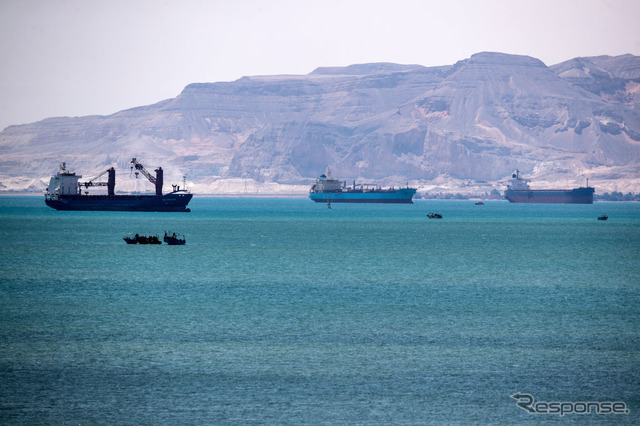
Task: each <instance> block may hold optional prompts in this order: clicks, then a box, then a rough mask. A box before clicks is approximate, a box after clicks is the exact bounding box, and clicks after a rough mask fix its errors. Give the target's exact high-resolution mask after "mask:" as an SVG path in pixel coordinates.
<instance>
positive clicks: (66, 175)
mask: <svg viewBox="0 0 640 426" xmlns="http://www.w3.org/2000/svg"><path fill="white" fill-rule="evenodd" d="M130 164H131V170H132V171H133V170H135V173H136V177H137V176H138V174H139V173H142V175H144V176H145V177H146V178H147V179H148V180H149V182H151V183H152V184H153V185H154V186H155V195H153V194H116V193H115V187H116V171H115V169H114V168H113V167H111V168H110V169H108V170H105V171H104V172H102V173H100V174H99V175H98V176H96V177H95V178H93V179H91V180H89V181H86V182H80V179H81V178H82V176H81V175H77V174H75V172H70V171H69V170H67V166H66V163H62V164H61V165H60V170H59V171H58V173H57V174H56V175H54V176H52V177H51V180H50V181H49V187H48V188H47V192H46V193H45V195H44V201H45V203H46V204H47V206H49V207H51V208H54V209H56V210H94V211H145V212H189V211H190V210H189V209H188V208H187V204H189V201H191V198H192V197H193V194H191V193H189V192H188V191H187V190H186V188H184V184H183V188H180V186H178V185H173V191H171V192H169V193H167V194H163V193H162V186H163V183H164V178H163V170H162V167H158V168H157V169H155V176H153V175H151V173H149V172H148V171H147V170H146V169H145V168H144V166H143V165H142V164H140V163H139V162H138V161H137V159H136V158H133V159H132V160H131V162H130ZM104 175H107V181H106V182H104V181H99V179H100V178H102V177H103V176H104ZM100 186H106V187H107V194H106V195H104V194H103V195H90V194H89V193H88V189H89V188H91V187H100ZM83 187H84V188H85V189H86V190H87V191H86V192H85V194H83V193H82V189H83Z"/></svg>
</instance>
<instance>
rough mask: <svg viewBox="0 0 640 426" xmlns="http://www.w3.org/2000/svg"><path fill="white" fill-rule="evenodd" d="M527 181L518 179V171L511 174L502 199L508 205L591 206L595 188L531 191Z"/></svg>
mask: <svg viewBox="0 0 640 426" xmlns="http://www.w3.org/2000/svg"><path fill="white" fill-rule="evenodd" d="M529 182H530V180H529V179H523V178H522V177H520V171H519V170H516V171H515V172H513V175H512V176H511V179H510V180H509V184H508V185H507V190H506V191H504V198H506V199H507V200H508V201H509V202H510V203H547V204H551V203H555V204H593V193H594V192H595V188H593V187H590V186H589V180H588V179H587V186H586V187H580V188H573V189H531V188H530V187H529Z"/></svg>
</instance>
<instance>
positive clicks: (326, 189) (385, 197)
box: [309, 174, 416, 204]
mask: <svg viewBox="0 0 640 426" xmlns="http://www.w3.org/2000/svg"><path fill="white" fill-rule="evenodd" d="M415 193H416V189H415V188H409V187H407V188H380V187H379V186H376V185H372V184H359V185H356V183H355V182H354V183H353V186H352V187H347V186H346V182H343V181H341V180H339V179H333V178H332V177H331V175H330V174H329V176H327V175H322V176H320V178H319V179H316V182H315V183H314V184H313V185H312V186H311V189H310V190H309V198H310V199H312V200H313V201H315V202H316V203H404V204H406V203H413V195H414V194H415Z"/></svg>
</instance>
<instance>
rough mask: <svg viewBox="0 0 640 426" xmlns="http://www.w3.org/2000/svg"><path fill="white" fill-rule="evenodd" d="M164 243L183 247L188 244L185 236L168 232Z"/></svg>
mask: <svg viewBox="0 0 640 426" xmlns="http://www.w3.org/2000/svg"><path fill="white" fill-rule="evenodd" d="M164 242H165V243H167V244H169V245H170V246H183V245H185V244H186V243H187V241H186V240H185V239H184V236H182V235H179V234H176V233H175V232H167V231H164Z"/></svg>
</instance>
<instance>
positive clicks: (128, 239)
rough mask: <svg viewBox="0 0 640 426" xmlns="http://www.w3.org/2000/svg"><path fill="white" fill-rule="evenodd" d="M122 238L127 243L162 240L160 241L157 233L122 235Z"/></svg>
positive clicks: (148, 242) (154, 242) (157, 242)
mask: <svg viewBox="0 0 640 426" xmlns="http://www.w3.org/2000/svg"><path fill="white" fill-rule="evenodd" d="M123 240H125V241H126V243H127V244H162V241H160V239H159V238H158V236H157V235H151V236H149V237H146V236H144V235H138V234H136V235H134V236H133V237H131V236H129V237H124V238H123Z"/></svg>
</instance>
